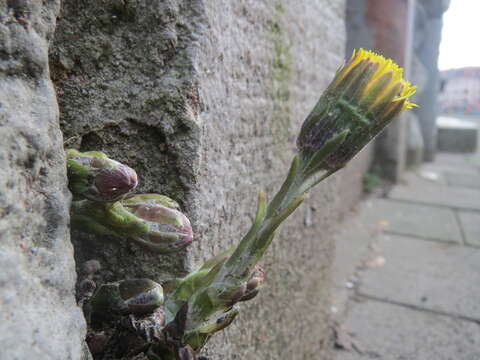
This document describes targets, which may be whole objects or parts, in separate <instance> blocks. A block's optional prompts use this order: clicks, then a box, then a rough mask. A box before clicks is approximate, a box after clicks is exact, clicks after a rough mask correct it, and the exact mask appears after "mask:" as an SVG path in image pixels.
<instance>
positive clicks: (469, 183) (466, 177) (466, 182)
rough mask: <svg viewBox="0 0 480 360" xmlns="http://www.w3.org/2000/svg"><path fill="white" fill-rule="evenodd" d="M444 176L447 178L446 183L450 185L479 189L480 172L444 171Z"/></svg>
mask: <svg viewBox="0 0 480 360" xmlns="http://www.w3.org/2000/svg"><path fill="white" fill-rule="evenodd" d="M445 178H446V179H447V184H448V185H450V186H460V187H468V188H472V189H480V173H478V174H463V173H458V172H446V173H445Z"/></svg>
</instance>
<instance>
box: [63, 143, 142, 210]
mask: <svg viewBox="0 0 480 360" xmlns="http://www.w3.org/2000/svg"><path fill="white" fill-rule="evenodd" d="M66 156H67V175H68V183H69V184H68V186H69V188H70V190H71V191H72V193H73V195H74V198H75V200H79V199H83V198H86V199H89V200H93V201H108V202H112V201H116V200H118V199H120V198H122V197H123V196H125V195H126V194H128V193H130V192H131V191H133V190H134V189H135V188H136V186H137V184H138V179H137V174H136V172H135V170H133V169H132V168H130V167H128V166H126V165H124V164H121V163H119V162H118V161H115V160H112V159H109V158H108V157H107V156H106V155H105V154H104V153H101V152H97V151H90V152H85V153H81V152H79V151H77V150H73V149H70V150H67V151H66Z"/></svg>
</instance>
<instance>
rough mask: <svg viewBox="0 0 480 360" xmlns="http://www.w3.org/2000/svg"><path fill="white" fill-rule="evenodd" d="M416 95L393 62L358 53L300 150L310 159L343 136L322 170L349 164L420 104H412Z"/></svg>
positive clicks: (324, 100)
mask: <svg viewBox="0 0 480 360" xmlns="http://www.w3.org/2000/svg"><path fill="white" fill-rule="evenodd" d="M415 91H416V86H412V85H411V84H410V82H408V81H406V80H404V79H403V69H402V68H401V67H400V66H398V65H397V64H396V63H395V62H393V61H392V60H391V59H386V58H384V57H383V56H381V55H378V54H376V53H374V52H373V51H368V50H364V49H360V50H358V51H353V54H352V57H351V58H350V60H348V61H347V62H346V63H345V64H344V65H343V66H341V67H340V68H339V69H338V70H337V72H336V74H335V77H334V79H333V80H332V82H331V84H330V85H329V86H328V88H327V89H326V90H325V92H324V93H323V94H322V96H321V97H320V100H319V101H318V103H317V105H316V106H315V108H314V109H313V110H312V112H311V113H310V115H309V116H308V117H307V119H306V120H305V122H304V123H303V125H302V129H301V131H300V135H299V137H298V139H297V145H298V147H299V150H300V151H301V152H302V154H303V156H304V157H306V158H309V157H311V156H312V155H313V154H314V153H316V152H317V151H319V150H320V149H321V148H322V147H323V146H324V145H325V144H327V143H328V142H329V141H330V140H332V139H333V138H335V136H337V135H339V134H342V136H341V138H337V140H336V141H341V144H340V145H339V146H338V147H337V149H336V150H335V151H334V152H332V154H331V155H330V156H329V157H328V158H327V159H325V161H324V165H323V168H324V169H329V170H332V169H336V168H340V167H342V166H344V165H345V164H346V163H347V162H348V161H349V160H350V159H351V158H352V157H353V156H355V154H356V153H358V151H360V150H361V149H362V148H363V147H364V146H365V145H366V144H367V143H368V142H369V141H370V140H372V138H373V137H375V136H376V135H377V134H378V133H379V132H380V131H381V130H382V129H383V128H384V127H385V126H386V125H387V124H388V123H389V122H390V121H391V120H393V118H395V116H397V115H398V114H400V113H401V112H402V111H404V110H406V109H411V108H412V107H415V106H417V105H416V104H414V103H413V102H410V101H409V98H410V97H411V96H412V95H413V94H415Z"/></svg>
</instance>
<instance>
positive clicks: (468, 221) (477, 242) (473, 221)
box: [458, 211, 480, 247]
mask: <svg viewBox="0 0 480 360" xmlns="http://www.w3.org/2000/svg"><path fill="white" fill-rule="evenodd" d="M458 216H459V218H460V223H461V225H462V228H463V233H464V234H465V241H466V243H467V244H468V245H471V246H478V247H480V213H474V212H467V211H460V212H459V213H458Z"/></svg>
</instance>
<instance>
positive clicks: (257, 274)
mask: <svg viewBox="0 0 480 360" xmlns="http://www.w3.org/2000/svg"><path fill="white" fill-rule="evenodd" d="M264 280H265V272H264V271H263V269H262V267H261V266H260V265H256V266H255V270H254V271H253V273H252V276H251V277H250V280H248V281H247V286H246V289H245V293H244V294H243V296H242V297H241V298H240V300H239V301H248V300H251V299H253V298H254V297H255V296H257V294H258V292H259V291H260V287H261V286H262V285H263V282H264Z"/></svg>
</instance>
